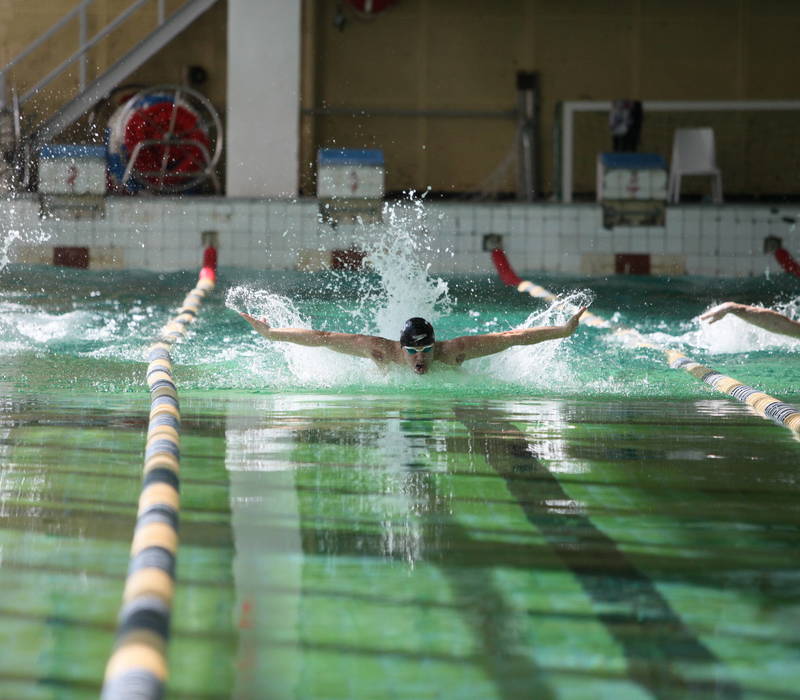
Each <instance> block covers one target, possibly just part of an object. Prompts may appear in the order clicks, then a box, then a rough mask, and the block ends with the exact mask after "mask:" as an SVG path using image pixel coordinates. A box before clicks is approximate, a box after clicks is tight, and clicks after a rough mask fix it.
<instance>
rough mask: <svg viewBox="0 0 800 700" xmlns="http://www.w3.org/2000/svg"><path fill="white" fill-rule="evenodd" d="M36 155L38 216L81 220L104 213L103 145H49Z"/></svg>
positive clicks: (104, 166) (104, 162)
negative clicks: (37, 163) (37, 160)
mask: <svg viewBox="0 0 800 700" xmlns="http://www.w3.org/2000/svg"><path fill="white" fill-rule="evenodd" d="M38 155H39V197H40V205H41V208H40V216H42V217H47V216H55V217H57V218H69V219H83V218H97V217H99V216H103V215H104V214H105V194H106V148H105V146H96V145H93V144H79V143H74V144H50V145H48V146H42V148H41V149H39V154H38Z"/></svg>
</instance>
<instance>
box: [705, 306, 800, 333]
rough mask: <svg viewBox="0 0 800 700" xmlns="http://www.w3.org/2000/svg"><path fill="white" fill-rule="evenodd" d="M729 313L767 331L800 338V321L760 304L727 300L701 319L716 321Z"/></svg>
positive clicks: (710, 321)
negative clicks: (761, 306) (759, 305)
mask: <svg viewBox="0 0 800 700" xmlns="http://www.w3.org/2000/svg"><path fill="white" fill-rule="evenodd" d="M728 314H733V315H734V316H738V317H739V318H741V319H742V320H743V321H747V322H748V323H752V324H753V325H754V326H758V327H759V328H763V329H764V330H765V331H771V332H772V333H780V334H781V335H788V336H790V337H792V338H800V323H798V322H797V321H792V320H791V319H790V318H786V316H784V315H783V314H779V313H778V312H777V311H773V310H772V309H762V308H760V307H758V306H746V305H745V304H737V303H735V302H733V301H726V302H725V303H724V304H722V305H720V306H718V307H717V308H715V309H711V311H707V312H706V313H704V314H703V315H701V316H700V320H701V321H708V322H709V323H714V322H716V321H719V320H720V319H721V318H724V317H725V316H727V315H728Z"/></svg>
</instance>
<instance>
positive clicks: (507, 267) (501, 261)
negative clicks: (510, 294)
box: [492, 248, 522, 287]
mask: <svg viewBox="0 0 800 700" xmlns="http://www.w3.org/2000/svg"><path fill="white" fill-rule="evenodd" d="M492 262H493V263H494V266H495V267H496V268H497V273H498V274H499V275H500V279H501V280H502V281H503V284H507V285H508V286H509V287H518V286H519V284H520V282H522V278H521V277H517V273H516V272H514V268H512V267H511V263H510V262H508V258H507V257H506V254H505V252H503V251H502V250H500V248H495V249H494V250H493V251H492Z"/></svg>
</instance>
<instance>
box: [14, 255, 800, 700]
mask: <svg viewBox="0 0 800 700" xmlns="http://www.w3.org/2000/svg"><path fill="white" fill-rule="evenodd" d="M512 262H513V261H512ZM398 267H399V270H391V269H390V268H388V267H383V268H382V267H381V265H380V261H378V264H377V265H376V267H375V268H374V270H375V271H373V272H368V273H356V272H351V273H347V272H341V273H332V272H328V273H315V274H305V275H303V274H300V273H263V274H262V273H256V272H246V271H241V270H236V269H226V268H224V267H223V268H222V270H221V272H220V280H219V284H218V287H217V290H216V291H215V292H214V294H213V295H212V296H211V297H210V298H209V299H208V300H207V302H206V303H205V305H204V306H203V308H202V310H201V313H200V316H199V319H198V321H197V322H196V323H195V324H194V326H193V327H192V330H191V332H190V336H189V338H187V339H186V340H185V341H184V342H183V343H181V344H179V345H178V346H176V347H175V349H174V352H173V360H174V364H175V368H176V382H177V384H178V391H179V395H180V400H181V416H182V430H181V496H182V499H181V500H182V503H181V526H180V531H181V545H180V550H179V554H178V569H177V592H176V598H175V604H174V608H173V616H172V639H171V643H170V653H169V657H170V673H171V676H170V680H169V684H168V697H171V698H212V697H213V698H227V697H236V698H313V699H320V698H358V699H361V698H479V699H481V700H486V699H492V698H501V699H503V700H508V699H511V698H531V697H536V698H549V697H563V698H584V697H585V698H598V697H610V698H611V697H613V698H615V699H616V698H623V697H624V698H647V697H688V696H691V697H715V698H716V697H725V698H727V697H753V698H762V697H763V698H789V697H797V695H796V693H797V680H798V668H800V632H798V630H800V551H799V550H798V547H797V542H798V535H800V509H799V508H798V505H797V504H798V503H800V486H799V485H798V478H797V465H798V463H799V462H800V459H799V457H800V444H798V441H797V439H796V438H795V437H794V436H793V434H792V433H791V432H789V431H788V430H786V429H784V428H782V427H780V426H777V425H775V424H773V423H771V422H769V421H766V420H763V419H761V418H759V417H757V416H755V415H754V414H752V412H751V411H750V409H748V408H747V407H746V406H744V405H742V404H740V403H738V402H736V401H734V400H732V399H730V398H727V397H725V396H723V395H721V394H718V393H714V392H713V391H712V390H711V389H710V388H709V387H707V386H705V385H704V384H701V383H699V382H697V381H696V380H694V379H693V378H692V377H690V376H689V375H687V374H686V373H684V372H679V371H675V370H671V369H669V368H668V367H667V365H666V363H665V362H664V360H663V357H662V355H661V354H660V353H657V352H654V351H652V350H647V349H642V348H635V347H628V346H626V345H625V344H624V343H622V342H620V341H619V340H618V339H617V338H615V337H614V336H613V334H611V333H609V332H608V331H604V330H602V329H595V328H587V327H581V328H580V329H579V330H578V332H577V333H576V334H575V335H574V336H573V337H572V338H569V339H566V340H563V341H551V342H548V343H545V344H542V345H537V346H533V347H527V348H517V349H512V350H510V351H507V352H506V353H503V354H501V355H498V356H494V357H491V358H484V359H481V360H478V361H473V362H470V363H466V364H465V366H464V367H463V368H461V369H459V370H450V369H446V368H445V369H439V370H438V371H435V372H433V373H431V374H429V375H427V376H424V377H418V376H415V375H412V374H410V373H409V372H407V371H403V370H402V369H400V368H398V369H397V370H396V371H395V370H392V371H389V372H388V373H385V374H384V373H382V372H380V371H379V370H377V369H376V368H373V367H371V366H370V364H369V362H368V361H366V360H359V359H355V358H348V357H344V356H341V355H335V354H333V353H330V352H329V351H327V350H320V349H313V348H311V349H310V348H298V347H291V346H286V345H282V344H276V343H270V342H268V341H266V340H265V339H263V338H261V337H259V336H257V335H256V334H255V333H253V332H252V331H250V329H249V327H248V326H247V325H246V324H245V323H244V322H243V321H242V320H241V319H240V318H239V317H238V315H237V314H236V313H235V310H247V311H250V312H254V313H258V314H265V315H268V316H269V318H271V319H273V320H274V322H276V323H278V324H279V325H280V324H289V323H292V324H297V325H308V326H313V327H317V328H326V329H329V330H347V331H358V332H376V333H381V334H384V335H392V329H393V328H397V329H399V327H400V325H401V323H402V320H403V319H404V318H407V317H409V316H413V315H417V314H420V315H424V316H427V317H429V318H432V319H433V320H434V323H435V326H436V329H437V334H438V337H439V338H442V339H444V338H448V337H453V336H455V335H460V334H467V333H476V332H485V331H491V330H505V329H508V328H512V327H516V326H520V325H527V326H532V325H547V324H550V323H560V322H563V320H564V319H565V318H567V317H568V315H569V312H570V309H572V308H574V306H569V305H567V306H566V307H564V308H548V307H547V305H546V304H544V303H543V302H541V301H537V300H534V299H531V298H530V297H527V296H526V295H522V294H518V293H517V292H516V291H515V290H513V289H510V288H504V287H501V286H500V285H499V283H498V282H497V281H496V280H495V279H493V278H488V277H486V276H483V275H481V276H472V277H460V278H449V279H445V280H439V279H438V278H436V276H435V275H430V274H428V272H427V271H426V269H425V267H424V265H423V266H419V265H417V264H416V263H413V262H406V263H402V264H400V265H399V266H398ZM195 279H196V277H195V275H194V274H193V273H175V274H169V275H156V274H149V273H133V272H125V273H119V272H115V273H113V274H112V273H98V272H91V271H75V270H59V269H53V268H22V267H13V266H12V267H9V268H6V269H5V270H3V271H0V309H2V315H0V457H1V459H0V590H2V593H3V596H2V599H1V600H2V602H0V630H2V632H0V640H2V642H1V644H2V649H3V652H2V654H0V697H2V698H83V697H97V695H98V692H99V689H100V686H101V684H102V675H103V669H104V667H105V663H106V661H107V659H108V656H109V655H110V651H111V648H112V644H113V637H114V630H115V624H116V619H115V618H116V614H117V611H118V609H119V605H120V600H121V592H122V586H123V582H124V579H125V575H126V570H127V564H128V551H129V547H130V541H131V536H132V531H133V525H134V522H135V515H136V512H135V511H136V501H137V497H138V493H139V488H140V481H141V468H142V462H143V455H144V445H145V434H146V429H147V412H148V409H149V395H148V393H147V389H146V385H145V382H144V370H145V366H146V364H145V361H144V357H143V355H144V349H145V348H146V346H147V344H148V343H149V341H150V340H151V339H152V338H153V337H154V336H155V335H156V334H157V332H158V329H159V328H160V326H161V325H163V323H164V322H166V320H168V319H169V318H170V317H171V316H172V315H173V313H174V310H175V307H176V306H177V305H178V304H179V302H180V300H181V299H182V298H183V295H184V294H185V292H186V291H188V290H189V289H190V288H191V287H192V286H193V284H194V281H195ZM535 281H536V282H538V283H540V284H543V285H544V286H546V287H548V288H549V289H551V290H553V291H554V292H557V293H559V294H562V295H563V296H564V298H565V299H567V301H568V302H570V303H572V304H573V305H574V304H579V303H583V302H584V301H591V302H592V310H593V311H594V312H595V313H597V314H599V315H601V316H603V317H605V318H610V319H613V320H615V321H616V322H618V323H620V324H623V325H625V326H630V327H636V328H638V329H640V330H642V331H643V332H644V333H645V334H646V335H647V337H648V338H650V339H652V340H654V341H656V342H658V343H660V344H664V345H670V346H672V347H676V348H678V349H681V350H683V351H684V352H686V354H687V355H689V356H690V357H692V358H694V359H696V360H698V361H700V362H703V363H704V364H707V365H709V366H711V367H714V368H715V369H717V370H719V371H721V372H724V373H725V374H729V375H731V376H733V377H735V378H737V379H739V380H741V381H743V382H745V383H748V384H752V385H754V386H757V387H759V388H761V389H764V390H765V391H767V392H768V393H770V394H772V395H774V396H776V397H779V398H781V399H783V400H785V401H788V402H791V403H795V404H800V342H797V341H791V340H788V339H781V338H780V337H778V336H774V335H771V334H768V333H765V332H762V331H758V330H757V329H752V328H749V327H747V326H745V325H744V324H743V323H742V322H740V321H738V320H737V319H731V318H727V319H725V320H724V321H722V322H720V323H717V324H715V325H714V326H711V327H701V326H700V325H698V323H697V321H696V319H695V317H696V316H697V314H699V313H700V312H702V311H703V310H705V309H707V308H709V307H710V306H711V305H712V304H713V303H715V302H719V301H723V300H725V299H735V300H739V301H747V302H748V303H752V302H760V303H763V304H765V305H768V306H771V307H773V308H780V309H782V310H785V311H787V312H788V313H790V314H795V313H796V306H797V297H798V294H797V288H796V286H794V285H793V284H792V282H791V280H787V279H786V278H784V277H781V278H778V279H766V278H759V279H755V280H749V281H727V282H726V281H710V280H699V279H671V280H667V279H652V278H613V279H609V280H596V281H595V280H592V281H587V280H575V279H569V278H553V277H550V278H537V279H535ZM394 335H396V332H395V333H394Z"/></svg>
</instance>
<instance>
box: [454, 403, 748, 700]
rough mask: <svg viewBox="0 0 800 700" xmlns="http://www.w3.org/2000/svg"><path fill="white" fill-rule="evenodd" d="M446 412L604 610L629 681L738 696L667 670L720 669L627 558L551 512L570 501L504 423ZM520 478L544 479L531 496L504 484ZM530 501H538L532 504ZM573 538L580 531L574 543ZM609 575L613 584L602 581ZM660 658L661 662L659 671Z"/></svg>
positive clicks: (655, 689) (583, 519) (580, 520)
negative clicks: (588, 543) (587, 546)
mask: <svg viewBox="0 0 800 700" xmlns="http://www.w3.org/2000/svg"><path fill="white" fill-rule="evenodd" d="M454 412H455V416H456V418H457V419H458V420H459V421H460V422H461V423H463V424H464V426H465V427H466V428H467V430H468V431H469V433H470V436H471V438H472V440H473V441H474V444H475V447H474V449H473V453H475V454H479V455H481V456H482V457H483V458H484V459H485V460H486V462H487V463H488V464H489V465H490V466H491V467H492V468H494V469H495V471H496V472H497V474H498V475H499V476H501V477H502V478H503V479H504V480H505V482H506V487H507V488H508V490H509V491H510V492H511V493H512V494H513V495H514V496H515V497H516V498H518V499H519V501H520V504H521V508H522V510H523V512H524V513H525V516H526V518H527V519H528V521H529V522H530V523H531V525H533V526H534V527H535V528H536V529H537V530H538V531H539V532H540V533H541V534H542V535H543V537H544V538H545V540H546V541H547V543H548V544H549V546H550V548H551V550H552V552H554V553H555V554H556V555H557V557H558V558H559V559H560V561H561V562H562V564H563V565H564V566H566V567H567V569H569V571H571V573H572V574H573V576H575V578H576V579H577V581H578V582H579V583H580V585H581V587H582V588H583V589H584V591H585V592H586V594H587V595H588V596H589V598H590V599H591V601H592V605H593V606H594V607H596V608H599V609H601V610H602V609H604V608H605V609H606V610H608V611H607V612H599V613H598V614H597V620H598V621H599V622H600V623H602V624H603V625H604V626H605V627H606V629H607V630H608V632H609V633H610V634H611V636H612V637H613V638H614V639H616V641H617V642H618V643H619V645H620V647H621V648H622V650H623V653H624V654H625V659H626V663H627V666H628V673H629V676H630V678H631V680H633V681H635V682H636V683H638V684H639V685H640V686H641V687H642V688H644V689H645V690H647V691H648V692H650V693H651V694H652V695H653V697H655V698H667V697H674V694H675V692H676V690H677V689H681V691H683V692H688V693H714V697H720V698H739V697H741V694H742V693H741V688H740V687H739V685H738V684H737V683H736V682H734V681H718V680H713V679H712V678H709V679H708V680H705V679H695V678H687V677H685V676H683V675H681V673H680V670H679V669H678V668H675V667H674V666H673V664H674V663H675V662H682V663H686V664H690V665H696V664H703V665H708V666H711V667H713V668H714V669H715V672H716V673H719V672H720V671H723V670H724V665H723V663H722V662H721V661H720V660H719V659H718V658H717V657H716V656H715V655H714V653H713V652H712V651H711V650H710V649H708V647H706V646H705V645H704V644H703V643H702V642H701V641H700V640H699V639H698V638H697V637H696V635H695V634H694V633H693V632H692V631H691V630H690V629H689V628H688V627H687V626H686V625H685V624H684V623H683V621H682V620H681V618H680V616H679V615H678V614H677V613H676V612H675V611H674V610H673V609H672V607H671V606H670V604H669V602H668V601H667V600H666V599H665V598H664V597H663V596H662V595H661V593H660V592H659V591H658V589H657V588H656V586H655V584H654V583H653V581H652V580H651V579H650V578H649V577H648V576H647V575H646V574H644V573H643V572H642V571H641V570H639V569H638V568H637V567H635V566H634V565H633V564H632V563H631V562H630V561H629V560H628V559H627V557H626V556H625V554H624V553H623V552H622V551H620V549H619V548H618V546H617V543H616V542H615V541H614V540H613V539H611V538H610V537H609V536H608V535H606V534H605V532H603V531H602V530H600V529H599V528H598V527H597V526H596V525H595V524H594V523H593V522H592V521H591V519H590V518H589V517H588V516H586V515H584V514H583V513H581V512H579V511H577V510H576V511H574V512H571V513H564V512H563V511H562V512H558V513H557V514H554V513H553V512H552V509H550V508H549V507H548V506H547V505H546V504H547V503H548V502H558V503H563V502H567V501H571V500H572V499H571V498H570V496H569V494H567V493H566V492H565V491H564V489H563V488H562V486H561V484H560V483H559V481H558V479H557V478H556V477H555V476H554V475H553V474H552V473H551V472H550V470H549V469H548V468H547V467H546V465H544V464H542V463H541V462H540V461H539V460H538V459H537V457H536V455H535V453H534V452H533V451H532V445H531V443H530V441H529V439H528V438H527V436H526V435H525V434H524V433H522V432H521V431H520V430H518V429H517V428H516V427H515V426H514V425H513V423H512V422H511V421H508V420H507V419H504V418H503V417H493V416H492V414H491V410H490V409H488V408H486V409H484V410H470V409H465V408H458V407H457V408H455V409H454ZM520 473H534V474H536V475H537V476H540V477H544V479H543V480H540V481H539V482H538V483H536V485H535V494H534V493H531V485H530V484H528V483H526V482H525V481H523V480H520V479H508V478H507V476H509V475H512V474H517V475H518V474H520ZM534 495H535V496H536V499H534V498H533V496H534ZM535 500H538V501H539V504H538V505H537V504H535V503H534V501H535ZM542 504H544V505H542ZM576 532H578V533H583V534H582V535H579V537H578V538H577V541H576V538H575V536H574V533H576ZM565 535H566V536H565ZM587 537H589V538H591V541H592V547H591V549H592V551H591V555H590V556H588V557H587V556H586V551H585V549H584V547H582V546H581V541H582V540H585V539H586V538H587ZM612 577H613V579H614V585H610V582H609V578H612ZM626 602H628V603H630V602H635V603H636V605H635V607H634V608H632V609H630V610H620V607H621V605H624V604H625V603H626ZM642 610H645V611H646V612H647V616H646V617H643V616H642V615H641V614H640V613H641V611H642ZM665 660H668V662H669V663H668V664H667V665H665V663H664V662H665ZM716 673H715V675H716Z"/></svg>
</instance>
